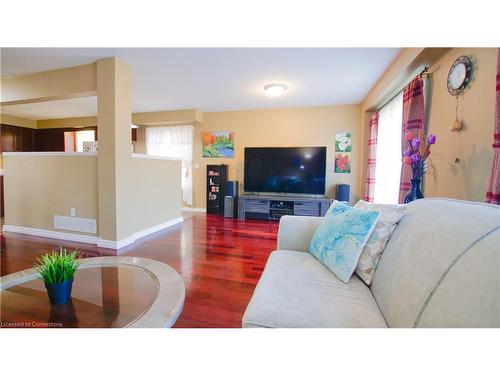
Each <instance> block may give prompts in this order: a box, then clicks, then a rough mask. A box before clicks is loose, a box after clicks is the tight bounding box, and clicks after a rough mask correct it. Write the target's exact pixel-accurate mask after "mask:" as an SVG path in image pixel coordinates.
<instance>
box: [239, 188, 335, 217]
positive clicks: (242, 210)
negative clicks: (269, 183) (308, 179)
mask: <svg viewBox="0 0 500 375" xmlns="http://www.w3.org/2000/svg"><path fill="white" fill-rule="evenodd" d="M329 205H330V199H328V197H326V196H319V197H302V196H286V195H257V194H255V195H254V194H243V195H240V199H239V205H238V219H240V220H245V219H259V220H279V219H280V217H281V216H283V215H297V216H325V214H326V211H327V210H328V207H329Z"/></svg>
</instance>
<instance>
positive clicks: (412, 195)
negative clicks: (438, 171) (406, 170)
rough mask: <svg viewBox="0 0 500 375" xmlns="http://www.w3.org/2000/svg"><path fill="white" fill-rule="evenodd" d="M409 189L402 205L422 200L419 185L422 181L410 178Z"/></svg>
mask: <svg viewBox="0 0 500 375" xmlns="http://www.w3.org/2000/svg"><path fill="white" fill-rule="evenodd" d="M410 182H411V189H410V191H408V193H407V194H406V196H405V199H404V203H410V202H412V201H414V200H415V199H420V198H423V197H424V196H423V194H422V191H421V190H420V184H421V183H422V180H421V179H420V178H410Z"/></svg>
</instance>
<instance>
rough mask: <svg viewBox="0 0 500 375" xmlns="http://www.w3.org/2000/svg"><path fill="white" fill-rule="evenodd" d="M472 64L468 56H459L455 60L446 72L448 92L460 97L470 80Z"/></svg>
mask: <svg viewBox="0 0 500 375" xmlns="http://www.w3.org/2000/svg"><path fill="white" fill-rule="evenodd" d="M473 67H474V66H473V64H472V61H471V59H470V58H469V56H460V57H459V58H458V59H456V60H455V62H454V63H453V65H452V66H451V68H450V71H449V72H448V81H447V82H448V83H447V85H448V92H449V93H450V94H451V95H453V96H457V95H460V94H461V93H462V92H463V91H464V90H465V88H466V87H467V86H468V85H469V83H470V81H471V79H472V71H473Z"/></svg>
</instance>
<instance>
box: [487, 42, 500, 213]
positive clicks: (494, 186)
mask: <svg viewBox="0 0 500 375" xmlns="http://www.w3.org/2000/svg"><path fill="white" fill-rule="evenodd" d="M496 83H497V85H496V91H497V101H496V111H495V127H494V130H493V164H492V166H491V174H490V181H489V183H488V190H487V191H486V200H485V201H486V203H493V204H500V48H499V49H498V58H497V81H496Z"/></svg>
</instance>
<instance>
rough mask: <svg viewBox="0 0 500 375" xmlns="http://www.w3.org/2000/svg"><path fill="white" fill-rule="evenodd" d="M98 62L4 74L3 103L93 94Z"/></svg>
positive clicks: (32, 101)
mask: <svg viewBox="0 0 500 375" xmlns="http://www.w3.org/2000/svg"><path fill="white" fill-rule="evenodd" d="M95 91H96V64H94V63H93V64H87V65H79V66H72V67H70V68H64V69H55V70H49V71H45V72H39V73H33V74H27V75H22V76H15V77H7V78H2V98H1V102H2V105H4V104H21V103H34V102H41V101H47V100H61V99H69V98H75V97H84V96H93V95H95Z"/></svg>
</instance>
